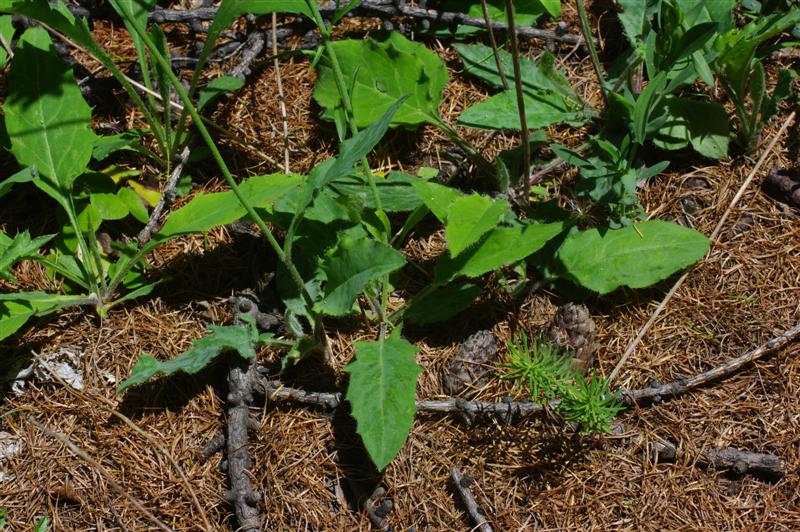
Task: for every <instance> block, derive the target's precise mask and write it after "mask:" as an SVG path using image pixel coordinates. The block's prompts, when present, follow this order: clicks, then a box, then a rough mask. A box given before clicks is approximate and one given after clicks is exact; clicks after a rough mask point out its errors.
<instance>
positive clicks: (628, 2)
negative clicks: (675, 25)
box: [617, 0, 660, 48]
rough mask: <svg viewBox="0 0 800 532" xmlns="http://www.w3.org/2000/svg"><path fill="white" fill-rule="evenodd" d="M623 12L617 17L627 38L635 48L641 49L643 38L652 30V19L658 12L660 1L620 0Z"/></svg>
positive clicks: (618, 2) (619, 3)
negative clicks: (640, 44)
mask: <svg viewBox="0 0 800 532" xmlns="http://www.w3.org/2000/svg"><path fill="white" fill-rule="evenodd" d="M617 4H618V5H619V7H620V8H622V11H620V12H619V13H618V14H617V16H618V17H619V21H620V22H621V23H622V28H623V29H624V30H625V36H626V37H628V40H629V41H630V43H631V46H633V47H634V48H638V47H639V43H640V42H641V40H642V38H643V36H644V35H645V34H646V33H647V32H648V30H649V29H650V18H651V17H652V16H653V15H654V14H655V12H656V11H657V10H658V6H659V4H660V2H659V1H658V0H618V1H617Z"/></svg>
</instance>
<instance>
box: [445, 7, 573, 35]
mask: <svg viewBox="0 0 800 532" xmlns="http://www.w3.org/2000/svg"><path fill="white" fill-rule="evenodd" d="M486 7H487V10H488V11H489V18H490V19H492V20H494V21H496V22H501V23H503V24H505V23H506V21H507V15H506V2H505V0H487V2H486ZM441 9H442V10H443V11H453V12H457V13H464V14H466V15H467V16H469V17H472V18H477V19H481V20H483V9H482V8H481V4H480V2H479V1H477V0H472V1H467V0H448V1H447V2H445V3H444V4H443V5H442V7H441ZM514 12H515V14H516V16H515V20H516V24H517V26H535V25H536V23H537V22H539V20H541V18H542V16H543V15H545V14H549V15H550V16H551V17H553V18H558V17H559V16H560V15H561V3H560V1H559V0H514ZM483 31H485V30H484V29H483V28H479V27H476V26H468V25H466V24H459V25H458V26H457V27H456V28H455V30H453V28H452V27H451V26H450V25H444V24H441V25H437V26H436V27H435V29H434V31H433V33H434V34H435V35H437V36H443V37H450V36H454V37H457V38H463V37H466V36H468V35H473V34H476V33H481V32H483Z"/></svg>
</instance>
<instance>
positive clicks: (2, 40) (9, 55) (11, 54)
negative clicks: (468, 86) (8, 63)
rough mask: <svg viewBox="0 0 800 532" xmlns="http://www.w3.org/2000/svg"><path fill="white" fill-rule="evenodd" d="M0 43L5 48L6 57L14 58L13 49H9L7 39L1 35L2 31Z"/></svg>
mask: <svg viewBox="0 0 800 532" xmlns="http://www.w3.org/2000/svg"><path fill="white" fill-rule="evenodd" d="M0 44H2V45H3V48H5V50H6V54H8V58H9V59H14V50H12V49H11V45H10V44H8V41H7V40H6V38H5V37H4V36H3V34H2V33H0Z"/></svg>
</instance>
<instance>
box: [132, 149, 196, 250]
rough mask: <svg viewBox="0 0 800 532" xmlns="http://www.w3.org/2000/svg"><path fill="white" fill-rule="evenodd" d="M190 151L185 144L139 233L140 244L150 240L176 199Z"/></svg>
mask: <svg viewBox="0 0 800 532" xmlns="http://www.w3.org/2000/svg"><path fill="white" fill-rule="evenodd" d="M189 153H191V150H190V149H189V146H185V147H184V148H183V152H181V158H180V160H179V161H178V164H176V165H175V168H173V169H172V174H170V176H169V179H168V180H167V184H166V185H164V189H163V190H162V191H161V196H160V197H159V198H158V203H156V206H155V208H154V209H153V212H152V213H150V219H149V220H148V221H147V225H145V226H144V228H143V229H142V230H141V231H139V235H138V236H137V237H136V238H137V240H139V245H140V246H143V245H145V244H146V243H147V242H149V241H150V238H151V237H152V236H153V233H154V232H155V231H157V230H158V228H159V221H160V219H161V214H162V213H163V212H164V209H166V208H169V206H170V205H171V204H172V202H173V201H175V189H176V187H177V186H178V180H179V179H180V177H181V174H182V173H183V167H184V166H186V162H187V161H188V160H189Z"/></svg>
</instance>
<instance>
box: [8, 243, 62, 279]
mask: <svg viewBox="0 0 800 532" xmlns="http://www.w3.org/2000/svg"><path fill="white" fill-rule="evenodd" d="M55 236H56V235H45V236H40V237H36V238H34V239H31V235H30V233H28V231H24V232H22V233H19V234H18V235H17V236H15V237H14V240H12V241H11V243H10V244H8V245H5V244H0V277H2V278H3V279H6V280H8V281H11V282H16V281H17V279H16V278H15V277H14V276H13V275H12V274H11V267H12V266H13V265H14V264H15V263H16V262H17V261H20V260H22V259H27V258H31V257H33V256H35V255H36V252H37V251H38V250H39V248H40V247H42V246H44V245H45V244H47V243H48V242H49V241H50V240H52V239H53V237H55Z"/></svg>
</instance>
